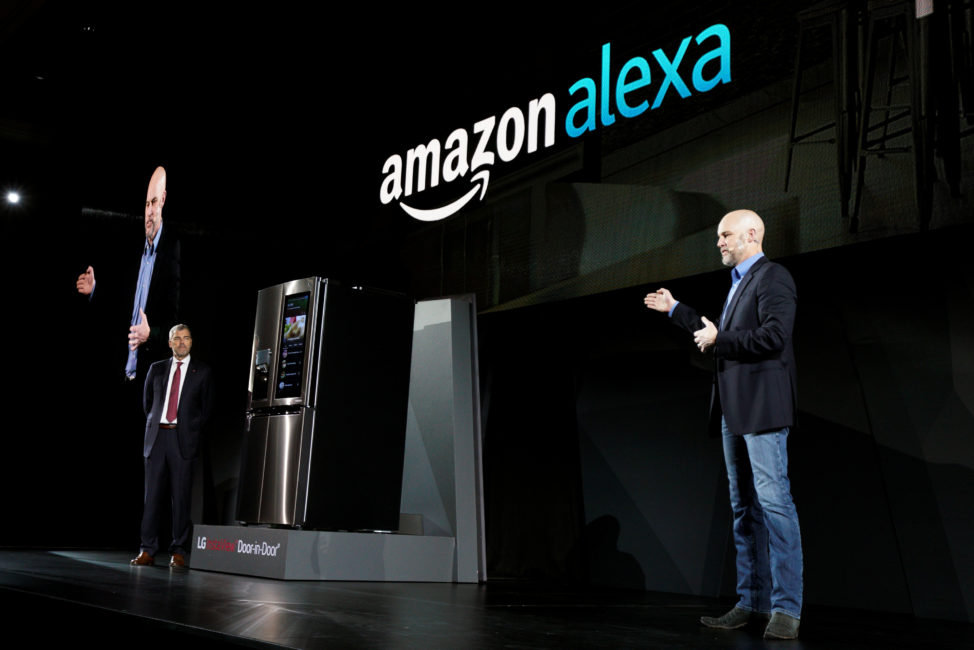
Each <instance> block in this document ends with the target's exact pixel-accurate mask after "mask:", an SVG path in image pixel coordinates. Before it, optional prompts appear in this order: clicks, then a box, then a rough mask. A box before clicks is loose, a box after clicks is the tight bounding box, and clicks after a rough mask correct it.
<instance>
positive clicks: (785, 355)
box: [644, 210, 802, 639]
mask: <svg viewBox="0 0 974 650" xmlns="http://www.w3.org/2000/svg"><path fill="white" fill-rule="evenodd" d="M763 239H764V222H763V221H762V220H761V218H760V217H759V216H758V215H757V214H755V213H754V212H751V211H750V210H736V211H734V212H730V213H728V214H727V215H725V216H724V218H723V219H722V220H721V222H720V225H719V226H718V227H717V247H718V248H719V249H720V255H721V259H722V261H723V263H724V265H725V266H729V267H732V268H733V271H732V272H731V275H732V277H731V282H732V283H731V289H730V291H729V293H728V296H727V300H726V302H725V303H724V309H723V312H722V314H721V316H720V318H719V320H718V323H717V324H716V325H715V324H714V323H712V322H711V321H710V320H708V319H707V318H706V317H705V316H699V315H698V314H697V312H696V311H694V310H693V309H692V308H691V307H688V306H687V305H684V304H683V303H681V302H679V301H677V300H675V299H674V298H673V296H672V294H671V293H670V292H669V291H668V290H666V289H658V290H657V291H656V292H655V293H650V294H648V295H647V296H646V298H645V301H644V302H645V303H646V306H647V307H649V308H650V309H655V310H656V311H661V312H668V313H669V314H670V316H671V318H672V319H673V322H674V323H675V324H677V325H679V326H681V327H683V328H684V329H686V330H688V331H690V332H692V333H693V337H694V342H695V343H696V345H697V347H698V348H699V349H700V350H701V351H702V352H708V351H709V352H712V353H713V355H714V363H715V369H716V372H715V378H714V387H713V392H712V394H711V402H710V409H711V419H710V421H711V424H712V426H715V427H716V426H719V427H720V431H721V435H722V439H723V444H724V460H725V461H726V464H727V478H728V481H729V486H730V500H731V508H732V510H733V513H734V545H735V547H736V549H737V593H738V596H739V600H738V603H737V605H736V606H735V607H734V608H733V609H731V610H730V611H729V612H727V613H726V614H724V615H723V616H719V617H709V616H704V617H702V618H701V619H700V621H701V623H703V624H704V625H707V626H708V627H716V628H725V629H734V628H739V627H744V626H745V625H746V624H747V623H748V622H749V621H750V620H751V619H752V618H760V619H762V620H764V619H767V617H768V614H769V613H770V615H771V617H770V621H769V622H768V624H767V626H766V627H765V631H764V636H765V638H782V639H793V638H796V637H797V636H798V627H799V619H800V617H801V604H802V550H801V532H800V529H799V526H798V514H797V512H796V510H795V504H794V502H793V501H792V497H791V483H790V481H789V479H788V449H787V440H788V432H789V429H790V427H792V426H794V423H795V412H796V410H797V406H796V405H797V389H796V381H795V355H794V351H793V350H792V330H793V328H794V323H795V308H796V301H797V299H796V291H795V283H794V281H793V280H792V278H791V274H790V273H788V271H787V270H786V269H785V268H784V267H783V266H780V265H779V264H775V263H774V262H771V261H770V260H768V258H766V257H765V256H764V253H763V252H762V245H761V242H762V240H763Z"/></svg>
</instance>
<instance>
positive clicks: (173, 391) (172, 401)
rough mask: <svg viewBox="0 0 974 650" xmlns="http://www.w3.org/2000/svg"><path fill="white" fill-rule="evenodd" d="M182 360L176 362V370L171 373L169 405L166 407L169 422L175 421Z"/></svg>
mask: <svg viewBox="0 0 974 650" xmlns="http://www.w3.org/2000/svg"><path fill="white" fill-rule="evenodd" d="M181 365H183V362H182V361H177V362H176V372H174V373H173V375H172V384H171V385H170V386H169V407H168V408H167V409H166V419H167V420H169V422H170V423H172V422H175V421H176V406H177V405H178V404H179V377H180V375H181V373H180V366H181Z"/></svg>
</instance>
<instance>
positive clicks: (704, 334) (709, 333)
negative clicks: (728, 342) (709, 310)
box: [693, 316, 717, 352]
mask: <svg viewBox="0 0 974 650" xmlns="http://www.w3.org/2000/svg"><path fill="white" fill-rule="evenodd" d="M700 320H701V321H703V328H702V329H698V330H697V331H696V332H694V333H693V342H694V343H696V344H697V347H698V348H700V351H701V352H706V351H707V350H709V349H710V348H712V347H713V346H714V342H716V341H717V327H716V326H715V325H714V324H713V323H711V322H710V321H709V320H707V317H706V316H701V317H700Z"/></svg>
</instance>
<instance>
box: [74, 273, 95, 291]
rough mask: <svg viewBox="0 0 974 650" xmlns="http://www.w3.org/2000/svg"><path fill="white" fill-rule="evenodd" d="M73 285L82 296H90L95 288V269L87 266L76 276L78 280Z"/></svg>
mask: <svg viewBox="0 0 974 650" xmlns="http://www.w3.org/2000/svg"><path fill="white" fill-rule="evenodd" d="M75 286H77V287H78V293H80V294H81V295H83V296H90V295H91V292H92V291H94V290H95V269H93V268H91V267H90V266H89V267H88V268H87V269H86V270H85V272H84V273H82V274H81V275H79V276H78V282H77V284H76V285H75Z"/></svg>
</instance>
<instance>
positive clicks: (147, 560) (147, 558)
mask: <svg viewBox="0 0 974 650" xmlns="http://www.w3.org/2000/svg"><path fill="white" fill-rule="evenodd" d="M155 563H156V561H155V560H153V559H152V556H151V555H149V554H148V553H146V552H145V551H141V552H140V553H139V556H138V557H137V558H135V559H133V560H132V561H130V562H129V564H131V565H132V566H152V565H153V564H155Z"/></svg>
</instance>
